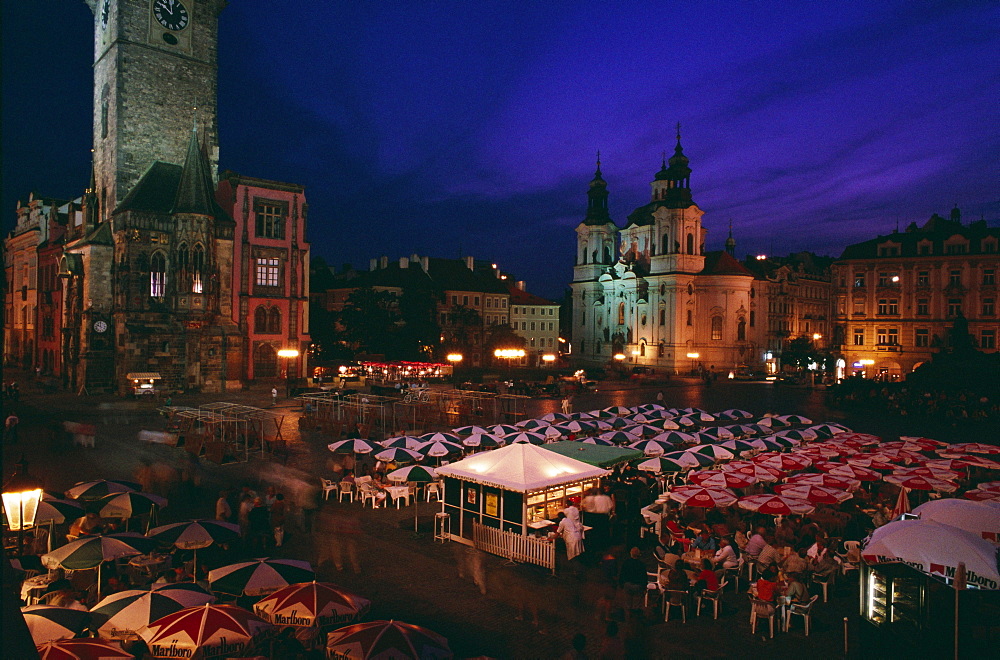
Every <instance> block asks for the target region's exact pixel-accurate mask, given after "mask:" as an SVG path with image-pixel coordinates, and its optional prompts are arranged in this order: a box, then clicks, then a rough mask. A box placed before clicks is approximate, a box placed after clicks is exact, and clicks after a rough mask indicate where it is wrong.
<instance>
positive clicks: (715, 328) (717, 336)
mask: <svg viewBox="0 0 1000 660" xmlns="http://www.w3.org/2000/svg"><path fill="white" fill-rule="evenodd" d="M712 339H713V341H720V340H721V339H722V317H721V316H713V317H712Z"/></svg>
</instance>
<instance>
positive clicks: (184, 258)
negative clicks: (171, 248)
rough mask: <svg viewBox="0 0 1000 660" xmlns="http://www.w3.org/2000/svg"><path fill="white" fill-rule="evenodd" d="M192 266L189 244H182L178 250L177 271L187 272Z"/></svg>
mask: <svg viewBox="0 0 1000 660" xmlns="http://www.w3.org/2000/svg"><path fill="white" fill-rule="evenodd" d="M190 265H191V258H190V256H189V255H188V246H187V243H181V244H180V247H178V248H177V270H179V271H185V270H187V269H188V267H190Z"/></svg>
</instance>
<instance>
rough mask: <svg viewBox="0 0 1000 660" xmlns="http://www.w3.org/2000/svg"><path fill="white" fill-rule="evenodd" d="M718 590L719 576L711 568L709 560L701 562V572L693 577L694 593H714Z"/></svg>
mask: <svg viewBox="0 0 1000 660" xmlns="http://www.w3.org/2000/svg"><path fill="white" fill-rule="evenodd" d="M718 588H719V576H718V575H717V574H716V573H715V571H714V570H713V567H712V560H711V559H702V560H701V570H700V571H699V572H698V574H697V575H695V576H694V589H695V590H696V591H701V590H703V589H704V590H708V591H715V590H716V589H718Z"/></svg>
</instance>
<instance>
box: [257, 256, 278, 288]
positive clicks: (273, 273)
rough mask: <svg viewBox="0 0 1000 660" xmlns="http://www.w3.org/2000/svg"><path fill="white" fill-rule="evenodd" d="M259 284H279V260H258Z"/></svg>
mask: <svg viewBox="0 0 1000 660" xmlns="http://www.w3.org/2000/svg"><path fill="white" fill-rule="evenodd" d="M257 286H278V260H277V259H258V260H257Z"/></svg>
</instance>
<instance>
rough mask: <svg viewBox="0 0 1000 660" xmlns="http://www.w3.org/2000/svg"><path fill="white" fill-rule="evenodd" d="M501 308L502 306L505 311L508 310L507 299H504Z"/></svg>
mask: <svg viewBox="0 0 1000 660" xmlns="http://www.w3.org/2000/svg"><path fill="white" fill-rule="evenodd" d="M501 306H502V307H503V308H504V309H507V299H506V298H504V299H503V300H502V304H501Z"/></svg>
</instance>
